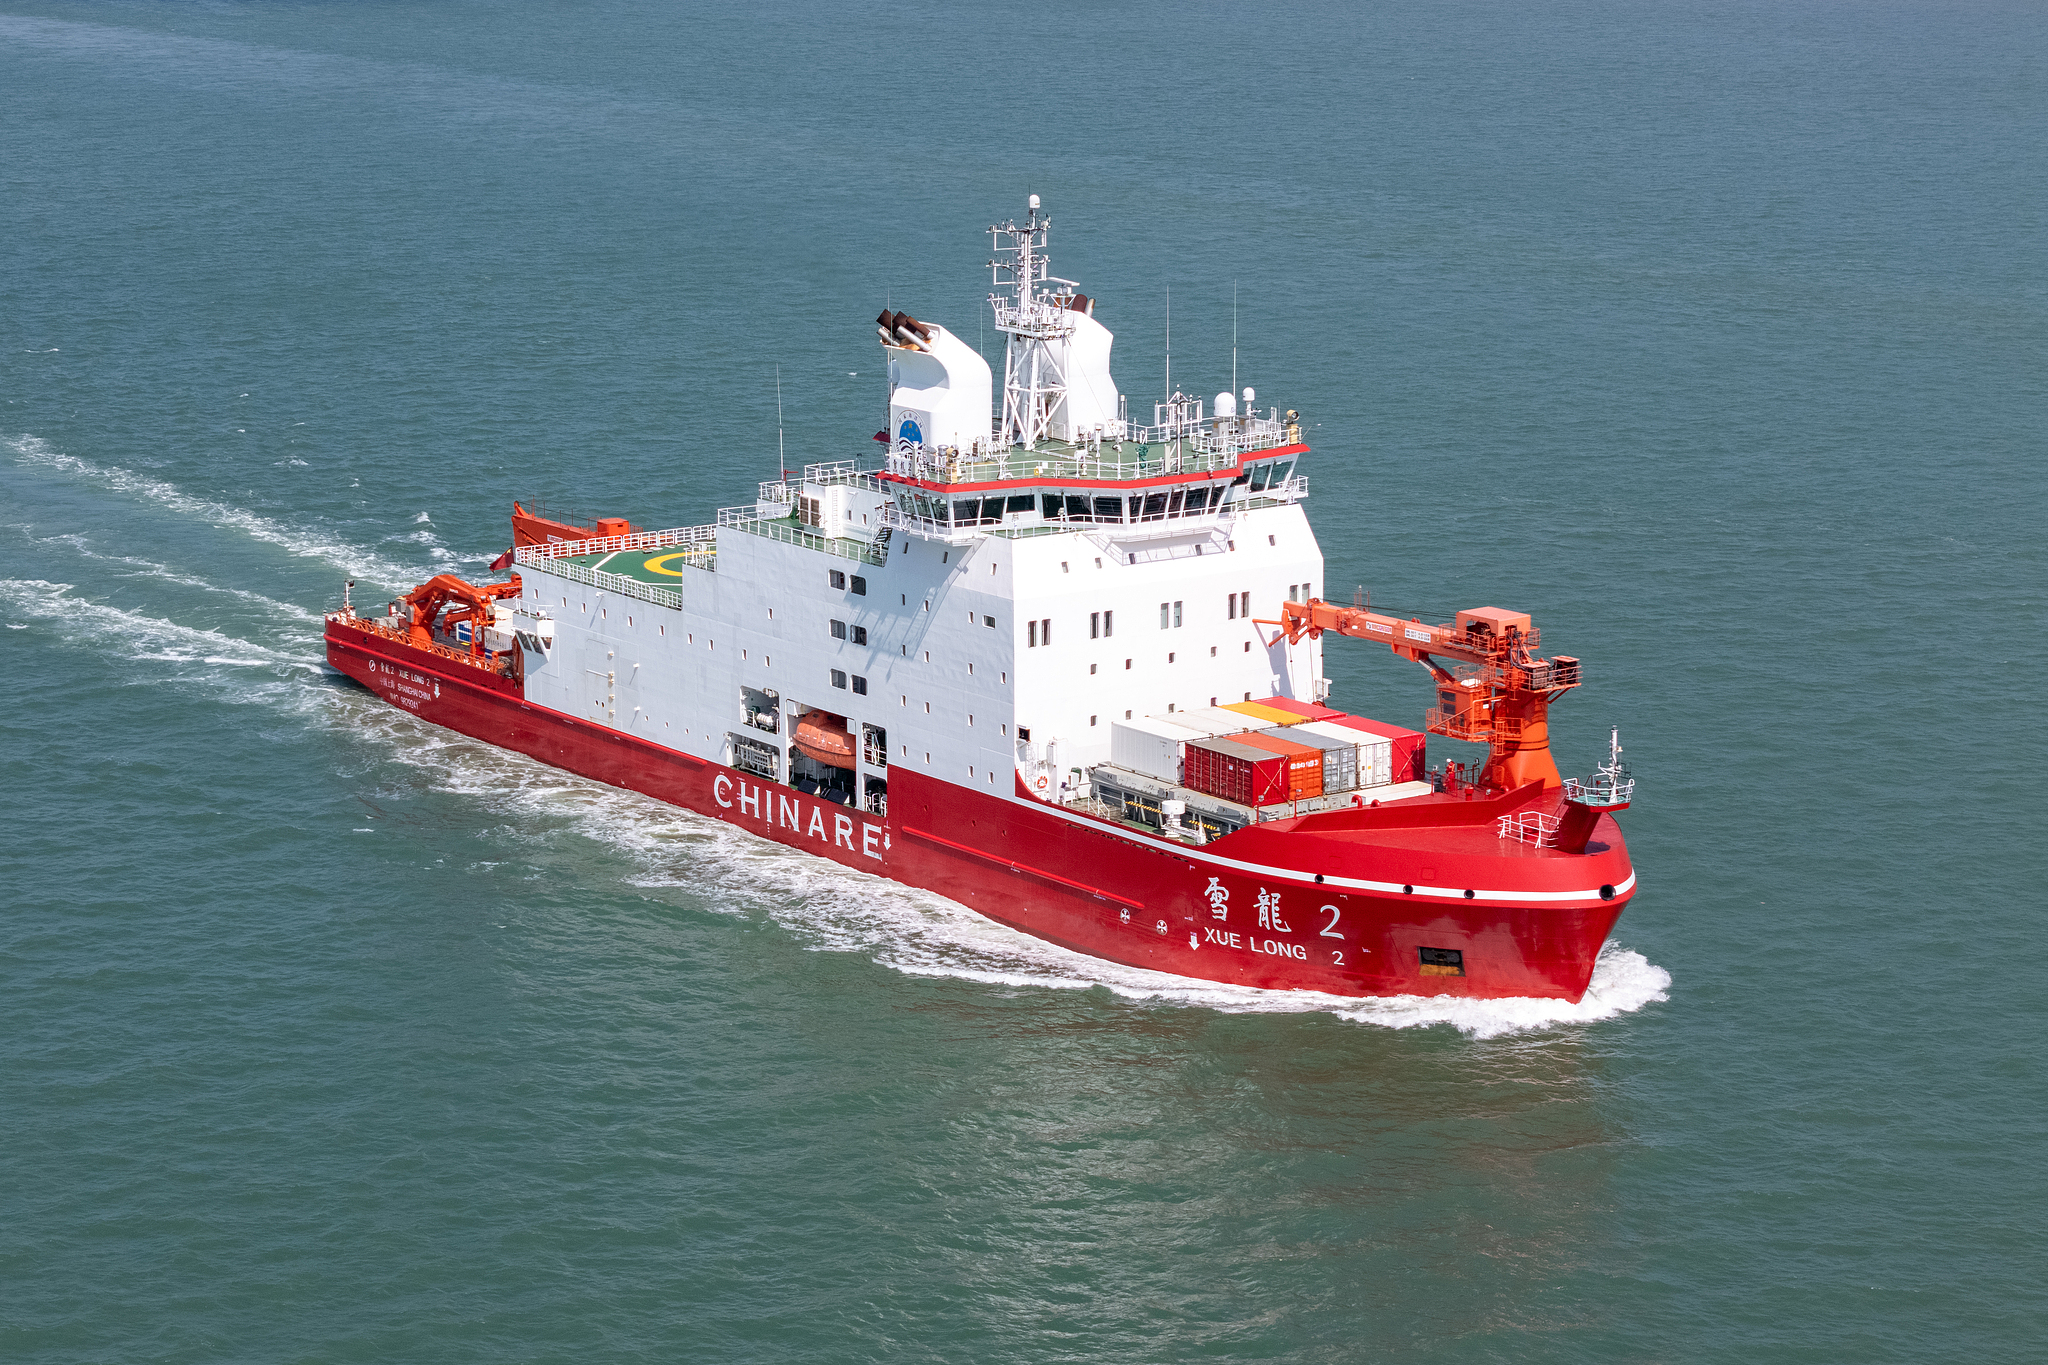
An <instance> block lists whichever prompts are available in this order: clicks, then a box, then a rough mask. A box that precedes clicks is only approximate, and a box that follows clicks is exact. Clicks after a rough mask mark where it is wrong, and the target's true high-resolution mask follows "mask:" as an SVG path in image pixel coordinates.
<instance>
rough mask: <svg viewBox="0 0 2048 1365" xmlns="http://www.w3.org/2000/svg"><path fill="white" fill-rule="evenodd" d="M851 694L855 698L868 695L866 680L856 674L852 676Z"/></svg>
mask: <svg viewBox="0 0 2048 1365" xmlns="http://www.w3.org/2000/svg"><path fill="white" fill-rule="evenodd" d="M853 694H854V695H855V696H856V697H865V696H866V695H867V694H868V680H867V679H866V678H863V677H862V676H861V675H860V674H858V673H856V674H854V675H853Z"/></svg>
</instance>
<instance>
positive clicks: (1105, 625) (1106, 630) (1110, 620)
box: [1102, 611, 1116, 640]
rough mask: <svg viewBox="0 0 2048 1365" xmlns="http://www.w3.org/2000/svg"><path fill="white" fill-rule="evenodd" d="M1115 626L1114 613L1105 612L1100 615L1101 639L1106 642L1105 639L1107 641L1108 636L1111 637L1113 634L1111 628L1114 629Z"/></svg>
mask: <svg viewBox="0 0 2048 1365" xmlns="http://www.w3.org/2000/svg"><path fill="white" fill-rule="evenodd" d="M1115 625H1116V613H1115V612H1113V611H1106V612H1104V613H1102V638H1103V639H1105V640H1107V639H1108V638H1109V637H1110V635H1111V634H1112V633H1113V630H1112V628H1113V627H1114V626H1115Z"/></svg>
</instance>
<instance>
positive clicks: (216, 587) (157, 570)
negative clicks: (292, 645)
mask: <svg viewBox="0 0 2048 1365" xmlns="http://www.w3.org/2000/svg"><path fill="white" fill-rule="evenodd" d="M38 543H39V544H55V545H64V546H67V547H69V548H70V549H71V550H72V552H73V553H75V554H77V555H79V556H80V557H81V558H84V559H96V560H99V561H100V562H101V563H103V564H126V565H128V566H130V567H131V568H134V569H136V570H137V571H138V573H137V574H136V575H133V576H136V577H147V578H161V579H162V580H164V581H165V582H166V583H176V584H178V585H179V586H181V587H187V588H198V589H200V590H201V591H204V592H214V593H222V594H225V595H226V596H229V597H238V598H240V599H241V600H242V601H244V602H254V603H256V604H257V605H258V606H261V607H265V608H267V609H269V610H271V611H274V612H277V613H278V614H279V615H282V616H290V617H292V618H294V619H296V620H299V621H307V622H311V621H322V620H324V619H325V618H324V617H323V616H321V614H320V613H319V612H317V611H308V610H307V609H306V608H304V607H301V606H298V605H297V604H295V603H292V602H280V601H278V600H277V599H276V598H275V597H265V596H264V595H263V594H262V593H260V592H250V591H249V590H248V589H247V588H231V587H228V586H226V585H225V584H221V583H214V582H211V581H209V580H207V579H204V578H199V577H195V576H194V575H192V574H187V573H179V572H178V571H177V570H176V569H173V568H172V567H171V566H170V565H168V564H159V563H157V562H156V561H155V560H153V559H142V558H139V557H138V556H135V555H105V554H101V553H100V552H99V551H97V550H90V549H87V548H86V537H84V536H83V535H76V534H73V535H66V536H49V537H45V538H43V539H41V540H40V541H38Z"/></svg>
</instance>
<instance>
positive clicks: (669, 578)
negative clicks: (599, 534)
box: [556, 544, 718, 588]
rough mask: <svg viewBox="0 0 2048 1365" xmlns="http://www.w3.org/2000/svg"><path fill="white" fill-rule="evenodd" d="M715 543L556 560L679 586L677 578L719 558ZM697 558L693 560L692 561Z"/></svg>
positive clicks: (625, 576) (565, 556)
mask: <svg viewBox="0 0 2048 1365" xmlns="http://www.w3.org/2000/svg"><path fill="white" fill-rule="evenodd" d="M717 554H718V551H717V548H716V547H715V546H713V545H709V544H704V545H671V546H669V547H668V548H667V549H662V550H614V551H612V552H611V553H610V554H601V555H564V556H562V558H561V559H560V560H558V561H556V562H557V563H562V564H577V565H581V566H582V567H583V568H586V569H591V570H594V571H596V572H598V573H611V574H618V575H619V576H620V577H621V578H631V579H635V580H637V581H639V582H641V583H651V584H653V585H654V586H656V587H660V588H674V587H677V586H679V584H678V582H677V580H678V579H680V578H681V577H682V576H683V575H684V574H686V573H690V572H693V571H694V570H696V569H697V568H699V567H700V566H701V565H702V564H703V563H704V562H706V561H710V560H713V559H715V558H716V557H717ZM693 560H694V561H697V562H696V563H693V562H692V561H693Z"/></svg>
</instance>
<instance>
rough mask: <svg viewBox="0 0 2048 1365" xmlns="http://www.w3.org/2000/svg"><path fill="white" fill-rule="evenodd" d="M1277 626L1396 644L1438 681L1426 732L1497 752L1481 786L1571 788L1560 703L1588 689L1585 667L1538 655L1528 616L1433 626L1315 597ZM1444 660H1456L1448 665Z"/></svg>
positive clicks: (1292, 608) (1480, 615)
mask: <svg viewBox="0 0 2048 1365" xmlns="http://www.w3.org/2000/svg"><path fill="white" fill-rule="evenodd" d="M1269 624H1273V625H1277V626H1279V627H1281V628H1282V630H1284V631H1285V632H1286V635H1287V642H1288V643H1289V644H1297V643H1299V642H1300V641H1301V640H1302V639H1303V638H1304V637H1306V638H1308V639H1317V638H1320V637H1321V635H1322V634H1323V632H1324V631H1333V632H1335V633H1336V634H1338V635H1349V636H1353V637H1355V638H1357V639H1360V640H1382V641H1384V642H1386V644H1387V645H1388V646H1390V647H1391V648H1392V649H1393V651H1394V653H1396V654H1398V655H1400V656H1401V657H1402V658H1404V659H1413V660H1415V662H1417V663H1419V664H1421V665H1422V666H1423V667H1424V668H1427V669H1428V670H1429V672H1430V676H1431V677H1432V678H1434V679H1435V680H1436V689H1437V704H1436V705H1435V706H1432V707H1430V708H1429V712H1428V719H1427V722H1426V724H1425V727H1424V728H1426V729H1427V730H1428V731H1429V732H1430V733H1431V734H1433V735H1442V736H1444V737H1445V738H1447V739H1462V740H1470V741H1473V742H1475V743H1480V744H1485V745H1486V746H1488V751H1489V752H1488V756H1487V760H1486V767H1485V769H1484V770H1483V771H1482V773H1481V774H1480V783H1481V785H1483V786H1489V787H1494V788H1497V789H1499V790H1502V791H1511V790H1513V789H1514V788H1516V787H1519V786H1521V785H1523V784H1524V783H1527V782H1538V781H1540V782H1541V783H1542V784H1543V785H1544V786H1545V787H1546V788H1548V787H1558V786H1562V785H1563V783H1562V780H1561V779H1560V778H1559V777H1558V773H1557V763H1556V761H1555V760H1553V759H1552V758H1551V756H1550V703H1551V701H1552V699H1554V698H1556V697H1558V696H1560V695H1562V694H1563V693H1565V692H1567V691H1569V690H1570V689H1571V688H1574V687H1577V686H1578V685H1579V661H1578V660H1577V659H1575V658H1572V657H1571V656H1570V655H1566V654H1560V655H1558V656H1556V657H1555V658H1550V659H1544V658H1539V657H1537V656H1536V654H1535V653H1534V650H1535V648H1536V645H1537V643H1538V641H1539V640H1540V639H1541V632H1540V631H1538V630H1537V629H1536V627H1535V626H1534V624H1532V623H1531V622H1530V619H1529V617H1528V615H1527V614H1526V613H1523V612H1518V611H1504V610H1502V609H1501V608H1499V607H1480V608H1478V609H1476V610H1474V611H1461V612H1459V613H1458V619H1457V620H1455V621H1452V622H1449V623H1447V624H1444V625H1440V626H1432V625H1425V624H1423V623H1422V622H1421V621H1420V620H1407V621H1403V620H1400V619H1398V618H1396V617H1392V616H1385V615H1382V614H1380V613H1378V612H1375V611H1369V610H1367V609H1365V608H1363V607H1340V606H1338V605H1336V604H1335V603H1333V602H1324V601H1322V600H1321V599H1315V598H1312V599H1310V600H1309V601H1307V602H1288V603H1286V604H1284V605H1283V606H1282V607H1281V609H1280V620H1278V621H1275V622H1271V623H1269ZM1439 659H1447V660H1451V661H1453V662H1452V665H1451V666H1450V667H1448V668H1447V667H1445V666H1444V665H1443V664H1442V663H1439V662H1438V660H1439Z"/></svg>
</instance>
